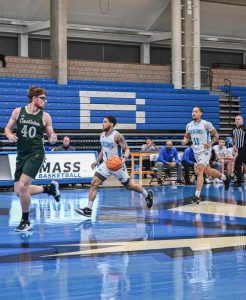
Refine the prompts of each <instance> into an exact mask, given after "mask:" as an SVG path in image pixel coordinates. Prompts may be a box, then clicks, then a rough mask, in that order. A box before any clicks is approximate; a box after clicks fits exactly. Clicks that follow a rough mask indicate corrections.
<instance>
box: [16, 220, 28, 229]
mask: <svg viewBox="0 0 246 300" xmlns="http://www.w3.org/2000/svg"><path fill="white" fill-rule="evenodd" d="M29 230H32V225H31V224H30V222H29V221H27V220H21V221H20V224H19V225H18V226H17V227H16V228H15V231H16V232H26V231H29Z"/></svg>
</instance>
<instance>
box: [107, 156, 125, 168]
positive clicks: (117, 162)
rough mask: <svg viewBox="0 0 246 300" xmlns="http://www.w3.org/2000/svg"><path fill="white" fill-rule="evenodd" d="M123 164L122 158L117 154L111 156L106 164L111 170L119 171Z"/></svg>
mask: <svg viewBox="0 0 246 300" xmlns="http://www.w3.org/2000/svg"><path fill="white" fill-rule="evenodd" d="M121 165H122V159H121V158H120V157H119V156H117V155H113V156H110V157H109V158H108V160H107V161H106V166H107V168H108V169H109V170H110V171H118V170H119V169H120V168H121Z"/></svg>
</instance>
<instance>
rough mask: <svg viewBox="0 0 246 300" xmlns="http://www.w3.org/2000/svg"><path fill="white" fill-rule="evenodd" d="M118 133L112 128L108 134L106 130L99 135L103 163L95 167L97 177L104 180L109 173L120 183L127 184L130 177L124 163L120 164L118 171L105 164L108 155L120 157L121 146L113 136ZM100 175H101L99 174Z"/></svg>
mask: <svg viewBox="0 0 246 300" xmlns="http://www.w3.org/2000/svg"><path fill="white" fill-rule="evenodd" d="M119 134H120V133H119V132H118V131H117V130H113V131H112V132H111V133H110V134H109V135H108V136H107V135H106V132H103V133H102V134H101V136H100V143H101V149H102V152H103V163H102V164H101V165H100V166H99V168H98V169H97V171H96V172H97V173H98V175H99V177H100V178H101V179H102V180H103V181H104V180H106V179H107V178H109V177H110V176H111V175H113V176H114V177H116V178H118V179H119V181H120V182H121V183H122V184H124V185H125V184H127V183H128V182H129V181H130V177H129V175H128V173H127V170H126V166H125V164H122V166H121V168H120V169H119V170H118V171H110V170H109V169H108V168H107V166H106V161H107V159H108V158H109V157H110V156H113V155H118V156H119V157H122V156H123V154H122V148H121V146H120V145H119V144H118V143H116V141H115V136H116V135H119ZM100 175H101V176H100Z"/></svg>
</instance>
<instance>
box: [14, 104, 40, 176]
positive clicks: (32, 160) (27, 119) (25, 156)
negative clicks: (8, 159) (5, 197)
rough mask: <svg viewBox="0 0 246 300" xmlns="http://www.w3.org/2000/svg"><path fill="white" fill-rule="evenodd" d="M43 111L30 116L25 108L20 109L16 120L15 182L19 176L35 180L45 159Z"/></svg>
mask: <svg viewBox="0 0 246 300" xmlns="http://www.w3.org/2000/svg"><path fill="white" fill-rule="evenodd" d="M42 119H43V110H39V111H38V112H37V113H35V114H32V113H29V112H28V111H27V107H21V109H20V114H19V117H18V119H17V123H16V125H17V137H18V141H17V153H18V155H17V158H16V170H15V181H19V179H20V177H21V174H25V175H28V176H30V177H31V178H35V177H36V175H37V173H38V171H39V169H40V167H41V165H42V163H43V160H44V157H45V152H44V146H43V134H44V125H43V120H42Z"/></svg>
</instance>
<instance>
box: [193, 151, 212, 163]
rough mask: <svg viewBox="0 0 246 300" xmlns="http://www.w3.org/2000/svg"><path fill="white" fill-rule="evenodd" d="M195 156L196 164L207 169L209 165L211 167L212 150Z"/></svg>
mask: <svg viewBox="0 0 246 300" xmlns="http://www.w3.org/2000/svg"><path fill="white" fill-rule="evenodd" d="M194 156H195V159H196V162H197V163H198V164H202V165H205V167H206V166H207V165H209V160H210V157H211V150H207V151H204V152H201V153H194Z"/></svg>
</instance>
